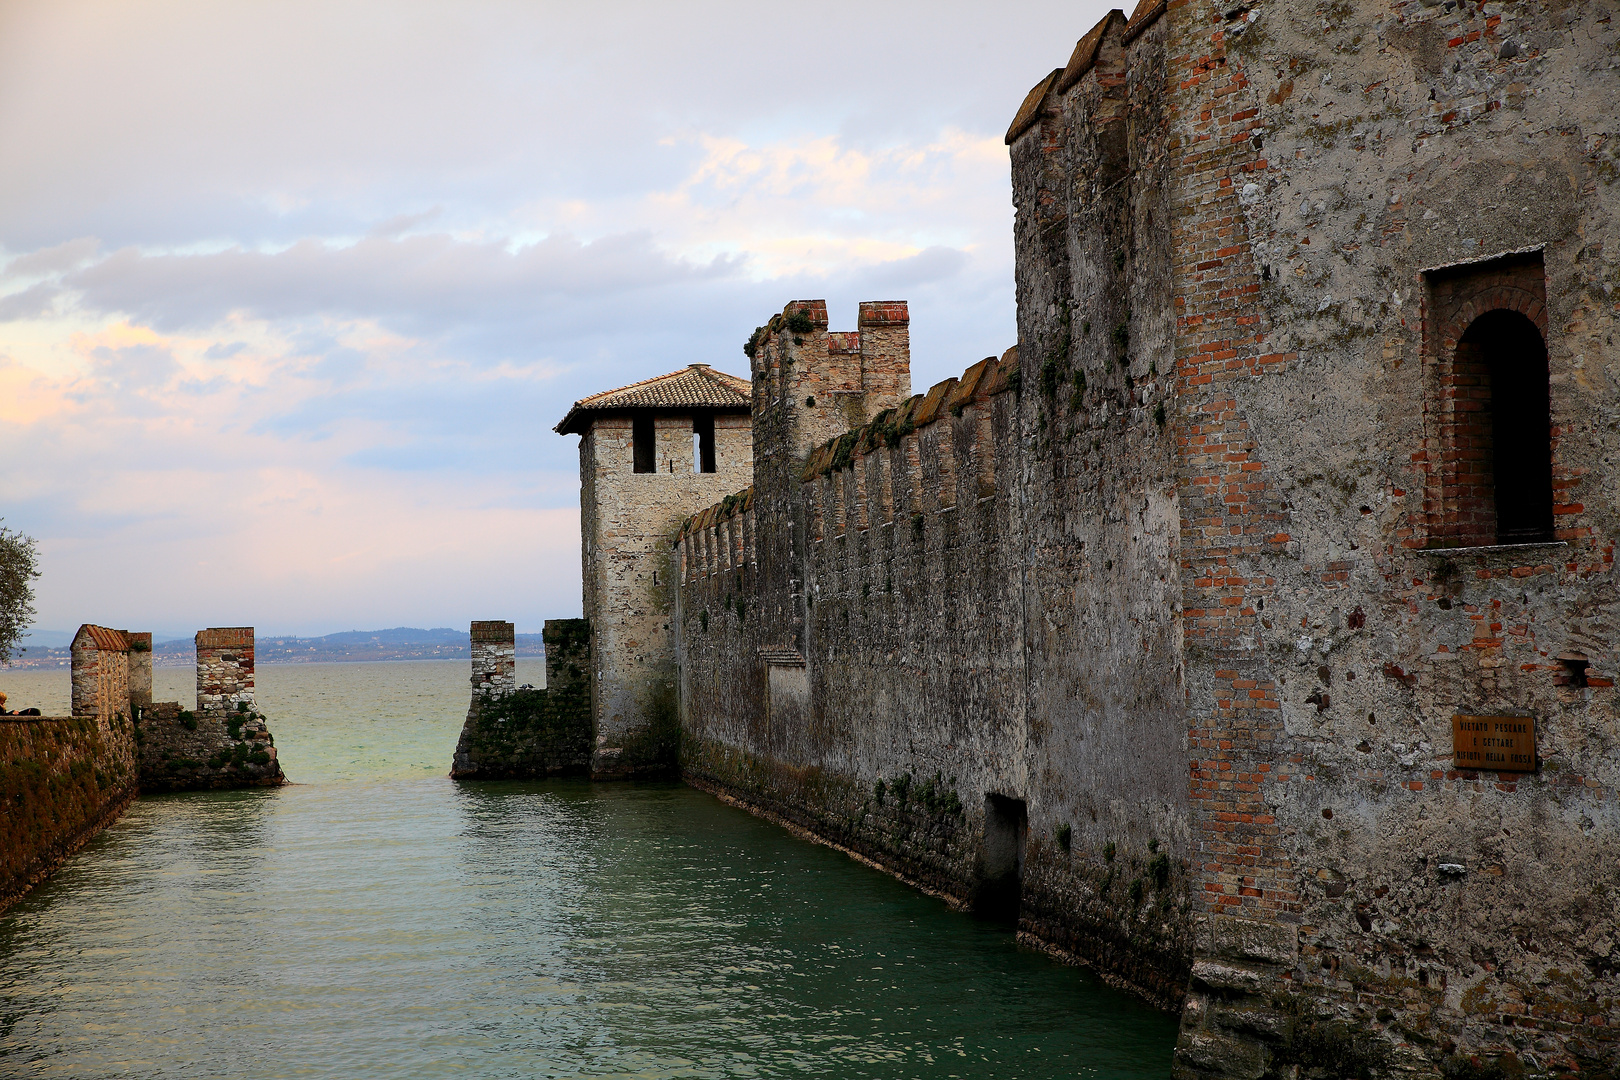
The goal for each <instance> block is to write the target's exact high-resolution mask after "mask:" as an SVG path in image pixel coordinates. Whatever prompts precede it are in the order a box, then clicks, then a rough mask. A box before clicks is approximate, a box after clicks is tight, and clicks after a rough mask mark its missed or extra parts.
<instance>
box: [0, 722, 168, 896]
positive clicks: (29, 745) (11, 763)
mask: <svg viewBox="0 0 1620 1080" xmlns="http://www.w3.org/2000/svg"><path fill="white" fill-rule="evenodd" d="M134 749H135V737H134V725H133V724H132V723H130V721H129V720H128V719H127V718H125V717H124V716H123V715H121V714H119V715H115V716H114V717H113V718H112V719H111V720H109V721H107V722H106V723H105V724H103V723H102V722H100V721H98V720H97V718H96V717H93V716H75V717H27V718H21V717H5V718H0V910H4V909H5V908H6V907H7V906H9V905H10V904H12V903H13V902H15V901H16V900H17V899H18V898H19V897H21V896H22V895H23V894H24V893H25V892H27V891H28V889H29V888H31V887H32V886H33V885H35V884H37V883H38V882H40V881H42V880H44V879H45V878H46V877H47V876H49V874H50V873H51V872H52V871H53V870H55V869H56V868H57V867H58V866H60V865H61V863H62V862H63V860H65V859H66V858H67V857H68V856H70V855H72V854H73V853H74V852H75V851H77V850H78V849H79V848H80V847H82V846H84V844H85V842H86V841H88V840H89V839H90V838H91V837H92V836H94V835H95V834H96V833H97V832H99V831H100V830H101V829H102V828H103V827H105V826H106V825H107V824H108V823H109V822H111V821H112V820H113V819H115V818H117V816H118V815H119V814H120V813H122V812H123V810H124V808H125V807H126V806H128V805H129V803H130V800H132V799H133V798H134V797H135V793H136V770H135V755H134Z"/></svg>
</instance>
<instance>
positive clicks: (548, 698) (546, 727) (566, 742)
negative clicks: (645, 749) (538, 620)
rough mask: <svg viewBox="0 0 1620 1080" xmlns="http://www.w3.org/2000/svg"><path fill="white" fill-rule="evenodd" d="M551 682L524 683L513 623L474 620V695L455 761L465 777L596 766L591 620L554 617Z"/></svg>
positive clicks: (549, 630)
mask: <svg viewBox="0 0 1620 1080" xmlns="http://www.w3.org/2000/svg"><path fill="white" fill-rule="evenodd" d="M543 636H544V640H545V645H546V685H545V686H543V687H539V688H535V687H518V686H516V685H515V683H516V677H515V675H516V665H515V661H514V656H515V648H514V644H515V641H516V638H515V636H514V634H513V626H512V624H511V623H509V622H475V623H473V624H472V701H471V703H470V704H469V706H468V708H467V720H466V723H464V724H463V725H462V728H461V738H460V739H459V740H458V741H457V743H456V751H455V756H454V758H453V759H452V761H451V765H450V775H451V776H452V777H453V778H455V779H457V780H517V779H532V778H538V777H546V776H581V775H588V774H589V773H590V771H591V759H592V756H593V751H594V743H595V740H594V738H593V725H592V722H591V663H590V656H591V654H590V623H588V622H586V621H585V620H584V619H547V620H546V625H545V632H544V635H543Z"/></svg>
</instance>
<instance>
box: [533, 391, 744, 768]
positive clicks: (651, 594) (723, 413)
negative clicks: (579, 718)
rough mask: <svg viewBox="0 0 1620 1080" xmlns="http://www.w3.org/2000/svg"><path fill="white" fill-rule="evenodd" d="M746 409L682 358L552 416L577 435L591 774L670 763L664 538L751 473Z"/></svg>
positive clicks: (672, 731)
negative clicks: (680, 364) (589, 640)
mask: <svg viewBox="0 0 1620 1080" xmlns="http://www.w3.org/2000/svg"><path fill="white" fill-rule="evenodd" d="M747 413H748V384H747V383H746V382H743V381H742V380H740V379H736V378H734V377H732V376H730V375H727V374H724V373H723V372H719V371H716V370H714V369H712V368H710V367H708V366H707V365H705V364H693V365H690V366H689V367H687V368H685V369H684V370H681V371H676V372H671V373H670V374H668V375H661V376H659V377H657V378H653V379H646V380H643V381H642V382H638V383H634V384H632V385H630V386H625V387H621V388H619V389H617V390H610V391H606V392H604V393H600V394H595V395H592V396H591V397H588V398H585V399H583V400H581V401H578V402H575V403H574V406H573V408H571V409H570V410H569V411H568V415H567V416H565V417H564V418H563V419H562V421H561V422H560V423H558V425H557V431H558V433H559V434H565V435H566V434H578V435H579V436H580V441H579V469H580V533H581V552H580V554H581V559H582V561H583V579H584V609H585V611H584V614H585V618H586V620H587V621H588V622H589V623H590V626H591V634H592V637H593V639H594V641H593V653H594V657H595V662H596V667H595V668H594V669H593V671H592V673H591V676H592V686H591V712H592V724H593V728H594V732H595V735H594V738H595V741H596V745H595V748H594V750H593V755H592V763H591V772H592V775H594V776H597V777H601V778H607V777H614V776H620V777H627V776H636V775H647V774H656V773H669V772H672V771H673V770H674V769H675V767H676V762H675V737H676V733H677V730H678V728H677V720H676V702H675V670H674V648H673V646H672V644H671V640H670V590H671V588H672V586H671V583H670V582H671V565H670V552H669V542H668V540H669V537H670V536H671V535H672V534H673V533H674V531H675V528H676V526H677V525H679V523H680V521H681V518H682V517H684V516H685V515H687V514H689V513H691V512H692V509H693V508H694V507H698V506H704V505H706V504H708V503H710V502H713V501H714V500H715V499H718V498H720V497H721V496H722V495H724V494H726V493H727V492H729V491H735V490H736V489H737V488H739V487H742V486H743V485H745V484H747V483H748V482H749V480H750V479H751V478H752V475H753V455H752V442H751V439H750V433H749V426H748V418H747ZM700 429H702V431H701V432H700ZM699 440H702V441H703V442H705V443H706V446H705V447H702V448H700V447H699V445H698V442H699ZM604 657H611V658H612V663H604V662H603V658H604Z"/></svg>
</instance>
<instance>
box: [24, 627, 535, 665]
mask: <svg viewBox="0 0 1620 1080" xmlns="http://www.w3.org/2000/svg"><path fill="white" fill-rule="evenodd" d="M545 655H546V651H545V646H544V644H543V642H542V640H541V637H540V635H539V634H519V635H517V656H518V658H519V659H540V658H543V657H544V656H545ZM71 656H72V654H71V650H70V649H66V648H55V649H43V648H31V649H27V650H25V651H24V652H22V653H20V654H19V655H18V656H16V657H14V658H13V660H12V662H11V663H10V664H9V665H7V667H6V670H28V669H47V670H48V669H54V668H62V669H66V668H69V667H71V665H72V660H71ZM471 658H472V652H471V649H470V648H469V646H468V645H467V644H466V643H465V642H464V641H463V642H462V643H458V644H451V643H448V642H422V643H414V642H412V643H380V642H353V643H349V642H343V643H334V642H323V641H320V640H319V639H315V640H311V639H307V638H305V639H300V638H266V639H261V640H260V641H259V642H258V644H257V646H256V648H255V650H254V659H255V662H256V664H257V665H259V666H265V665H281V664H356V663H368V662H370V663H375V662H379V661H381V662H392V661H405V660H470V659H471ZM196 663H197V654H196V651H195V649H194V648H193V646H192V644H191V642H189V641H165V642H160V643H158V644H157V645H156V646H154V647H153V649H152V666H153V667H158V668H187V667H195V666H196Z"/></svg>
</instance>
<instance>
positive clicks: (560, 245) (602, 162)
mask: <svg viewBox="0 0 1620 1080" xmlns="http://www.w3.org/2000/svg"><path fill="white" fill-rule="evenodd" d="M1107 8H1108V5H1107V4H1103V3H1095V2H1069V3H1045V2H1042V3H1027V4H1018V5H992V4H983V3H980V4H950V3H930V4H914V5H898V4H897V5H885V4H881V3H877V4H874V3H839V2H833V3H817V4H813V5H812V4H798V5H791V6H790V5H781V4H771V3H759V2H752V3H738V4H730V3H685V4H659V5H653V4H628V3H621V4H608V3H598V4H590V5H587V4H547V3H511V4H497V3H471V2H457V3H453V4H452V3H441V4H437V5H424V4H411V3H400V2H395V3H386V4H383V3H378V4H366V3H350V2H333V0H321V2H317V3H301V2H277V3H274V4H272V3H262V4H252V3H237V2H231V3H219V2H217V0H213V2H208V3H155V2H154V3H139V4H135V3H100V4H87V3H73V2H70V0H41V2H37V3H15V2H6V0H0V448H3V449H0V452H3V454H4V460H5V462H6V468H5V469H4V470H3V471H0V516H3V517H4V519H5V521H4V524H5V525H7V526H9V527H11V528H13V529H18V530H21V531H23V532H25V533H28V534H30V535H32V536H34V537H36V538H37V539H38V540H39V544H40V553H41V557H42V558H41V561H42V569H43V570H44V577H43V578H42V579H41V580H40V581H39V583H38V604H37V606H38V608H39V616H38V619H37V620H36V625H37V626H38V627H40V628H44V629H52V630H65V629H72V628H73V627H75V626H77V625H78V624H80V623H83V622H97V623H103V624H107V625H112V626H118V627H126V628H129V629H135V630H141V629H150V630H154V631H156V632H158V633H159V636H160V637H166V636H170V635H174V636H180V635H186V636H189V635H190V633H191V632H192V631H193V630H195V629H197V628H199V627H202V626H210V625H255V626H257V627H258V628H259V630H260V632H261V633H300V634H324V633H328V632H331V631H335V630H347V629H372V628H377V627H387V626H398V625H409V626H456V627H459V626H465V625H466V624H467V622H468V620H470V619H500V618H504V619H511V620H513V621H515V622H516V623H517V624H518V628H519V630H521V631H535V630H538V629H539V628H540V625H541V622H542V621H543V620H544V619H546V618H554V617H567V616H576V615H578V614H579V611H580V586H579V573H580V571H579V525H578V506H579V466H578V451H577V445H578V439H577V437H575V436H568V437H566V438H565V437H562V436H559V435H556V434H555V433H553V432H552V430H551V429H552V426H553V425H554V424H555V423H556V422H557V421H558V420H559V419H560V418H561V417H562V415H563V413H564V412H566V411H567V408H568V406H569V404H570V403H571V402H572V401H574V400H575V399H576V398H579V397H582V396H584V395H585V394H589V393H593V392H595V391H597V390H602V389H607V388H609V387H614V386H619V385H622V384H624V383H627V382H631V381H634V380H636V379H641V378H646V377H648V376H650V375H657V374H660V373H663V372H666V371H671V370H674V369H676V368H679V367H682V366H684V365H685V364H688V363H692V362H695V361H696V362H703V363H710V364H714V365H715V366H717V367H719V368H720V369H722V370H725V371H730V372H733V373H737V374H742V375H746V374H747V360H746V358H745V357H744V356H743V354H742V348H741V346H742V342H743V341H744V339H745V338H746V337H747V336H748V334H749V332H750V331H751V330H752V329H753V328H754V326H755V325H756V324H758V323H760V322H763V321H764V320H765V319H766V318H768V317H769V316H770V314H771V313H772V312H774V311H779V310H781V307H782V305H783V304H784V303H786V302H787V301H789V300H794V299H800V298H825V299H826V300H827V301H828V306H829V309H830V311H831V314H832V323H833V327H834V329H840V328H842V329H853V328H854V323H855V307H856V304H857V303H858V302H859V301H861V300H869V299H904V300H909V301H910V302H911V317H912V324H911V327H912V371H913V375H912V380H913V386H914V387H915V388H917V389H923V388H926V387H927V386H928V385H929V384H930V383H932V382H934V381H937V380H938V379H941V378H944V377H946V376H948V375H952V374H956V373H958V372H960V371H961V370H962V369H963V368H964V367H966V366H967V365H968V364H971V363H973V362H974V361H976V360H978V359H980V358H982V357H984V356H988V355H991V354H999V353H1000V352H1001V351H1002V350H1004V349H1005V348H1007V347H1008V346H1009V345H1011V344H1013V342H1014V338H1015V328H1014V304H1013V270H1012V205H1011V189H1010V185H1009V179H1008V161H1007V152H1006V147H1005V146H1004V145H1003V144H1002V135H1003V134H1004V132H1005V131H1006V128H1007V125H1008V123H1009V122H1010V121H1011V119H1012V116H1013V113H1014V112H1015V111H1016V110H1017V108H1018V105H1019V102H1020V101H1021V100H1022V99H1023V96H1024V94H1025V92H1026V91H1027V90H1028V89H1029V87H1030V86H1031V85H1033V84H1034V83H1036V82H1037V81H1039V80H1040V78H1041V77H1043V76H1044V75H1045V74H1046V73H1047V72H1048V71H1050V70H1051V69H1052V68H1054V67H1059V66H1061V65H1062V64H1063V63H1064V62H1065V61H1067V59H1068V56H1069V53H1070V51H1071V50H1072V48H1073V46H1074V42H1075V40H1076V39H1077V38H1079V37H1080V36H1081V35H1082V34H1084V33H1085V32H1086V30H1088V29H1089V28H1090V27H1091V26H1092V24H1093V23H1095V22H1096V20H1097V19H1098V18H1100V17H1101V16H1102V14H1103V13H1104V12H1105V11H1106V10H1107Z"/></svg>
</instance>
